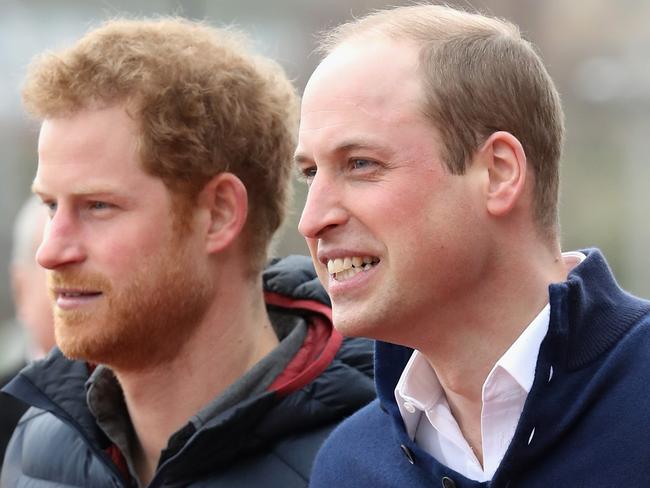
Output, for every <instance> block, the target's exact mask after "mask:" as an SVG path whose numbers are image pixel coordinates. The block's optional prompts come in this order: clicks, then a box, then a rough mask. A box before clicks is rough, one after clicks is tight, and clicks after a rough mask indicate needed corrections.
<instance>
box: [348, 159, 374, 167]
mask: <svg viewBox="0 0 650 488" xmlns="http://www.w3.org/2000/svg"><path fill="white" fill-rule="evenodd" d="M375 164H376V163H375V162H374V161H373V160H371V159H361V158H355V159H351V160H350V166H351V167H352V169H367V168H369V167H371V166H374V165H375Z"/></svg>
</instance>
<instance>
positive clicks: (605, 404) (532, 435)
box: [310, 250, 650, 488]
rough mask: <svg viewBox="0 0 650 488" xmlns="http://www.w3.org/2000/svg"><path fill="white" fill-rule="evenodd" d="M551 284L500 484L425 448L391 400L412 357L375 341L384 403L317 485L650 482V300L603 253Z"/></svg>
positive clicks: (340, 443) (337, 442) (332, 455)
mask: <svg viewBox="0 0 650 488" xmlns="http://www.w3.org/2000/svg"><path fill="white" fill-rule="evenodd" d="M583 252H585V254H587V259H586V260H585V261H584V262H583V263H581V264H580V265H579V266H577V267H576V268H575V269H574V270H573V271H572V272H571V273H570V275H569V277H568V279H567V281H566V282H564V283H560V284H553V285H551V286H550V287H549V297H550V304H551V316H550V323H549V331H548V333H547V335H546V337H545V339H544V341H543V342H542V345H541V348H540V352H539V358H538V361H537V365H536V369H535V380H534V383H533V386H532V389H531V391H530V394H529V395H528V398H527V400H526V403H525V405H524V410H523V412H522V415H521V418H520V419H519V423H518V425H517V430H516V432H515V435H514V438H513V440H512V443H511V444H510V447H509V448H508V450H507V452H506V454H505V457H504V459H503V461H502V462H501V465H500V466H499V468H498V469H497V471H496V473H495V475H494V477H493V479H492V481H490V482H485V483H479V482H476V481H472V480H469V479H467V478H465V477H464V476H462V475H461V474H459V473H457V472H456V471H453V470H451V469H449V468H447V467H446V466H444V465H442V464H441V463H439V462H437V461H436V460H435V459H434V458H433V457H431V456H430V455H429V454H427V453H426V452H425V451H423V450H422V449H420V448H419V447H418V446H417V445H416V444H415V443H414V442H413V441H412V440H411V439H410V438H409V437H408V435H407V434H406V431H405V429H404V424H403V422H402V419H401V417H400V413H399V410H398V407H397V404H396V401H395V397H394V393H393V392H394V389H395V385H396V384H397V381H398V379H399V377H400V375H401V373H402V370H403V369H404V367H405V365H406V362H407V361H408V359H409V357H410V355H411V352H412V351H411V350H410V349H408V348H405V347H401V346H395V345H391V344H386V343H381V342H380V343H377V346H376V356H375V376H376V385H377V390H378V400H376V401H374V402H373V403H371V404H370V405H368V406H367V407H365V408H364V409H362V410H360V411H359V412H357V413H356V414H355V415H353V416H352V417H351V418H350V419H348V420H347V421H346V422H344V423H343V424H341V425H340V426H339V427H338V428H337V429H336V430H335V431H334V433H333V434H332V435H331V437H330V438H329V439H328V441H326V443H325V445H324V446H323V448H322V450H321V451H320V453H319V455H318V457H317V459H316V463H315V467H314V471H313V473H312V481H311V484H310V486H313V487H327V488H330V487H332V486H336V487H337V488H343V487H355V488H357V487H373V488H381V487H399V488H405V487H408V488H413V487H419V486H422V487H425V486H426V487H439V486H442V487H444V488H453V487H457V488H461V487H463V488H465V487H467V488H469V487H472V488H477V487H510V488H516V487H517V488H518V487H539V488H549V487H585V488H599V487H603V488H604V487H608V488H609V487H650V303H649V302H647V301H643V300H640V299H638V298H635V297H633V296H631V295H630V294H628V293H626V292H624V291H623V290H622V289H621V288H620V287H619V286H618V285H617V284H616V282H615V280H614V277H613V276H612V274H611V271H610V270H609V267H608V265H607V263H606V262H605V259H604V258H603V256H602V254H601V253H600V252H599V251H597V250H588V251H583Z"/></svg>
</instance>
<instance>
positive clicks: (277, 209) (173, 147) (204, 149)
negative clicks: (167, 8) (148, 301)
mask: <svg viewBox="0 0 650 488" xmlns="http://www.w3.org/2000/svg"><path fill="white" fill-rule="evenodd" d="M23 101H24V105H25V107H26V109H27V110H28V112H30V113H31V114H33V115H34V116H36V117H38V118H39V119H45V118H50V117H56V116H65V115H66V114H70V113H73V112H75V111H78V110H81V109H84V108H87V107H88V106H96V105H100V106H108V105H113V104H125V106H126V107H127V109H128V110H129V113H130V114H131V115H132V116H133V117H134V119H135V120H136V122H137V123H138V124H139V126H140V141H139V149H140V157H141V162H142V165H143V168H144V169H145V171H147V172H148V173H150V174H152V175H154V176H157V177H160V178H161V179H162V180H163V181H164V182H165V184H166V186H167V187H168V188H169V189H170V191H172V193H173V194H174V196H175V197H180V198H177V200H179V202H180V203H181V205H179V208H180V209H181V210H179V211H187V209H188V208H191V207H192V206H193V205H194V202H195V200H196V196H197V195H198V193H199V191H200V190H201V189H202V188H203V186H204V185H205V183H207V181H208V180H209V179H210V178H212V177H213V176H214V175H216V174H218V173H220V172H224V171H229V172H232V173H234V174H235V175H236V176H237V177H239V178H240V179H241V180H242V182H243V183H244V185H245V186H246V189H247V191H248V200H249V214H248V220H247V223H246V227H245V229H244V232H245V235H246V243H247V246H248V252H249V254H250V256H251V263H252V268H253V271H255V272H257V271H259V270H260V269H261V268H262V267H263V264H264V262H265V261H266V258H267V256H266V255H267V252H268V247H269V243H270V241H271V238H272V236H273V234H274V233H275V231H276V230H277V229H278V228H279V226H280V225H281V223H282V221H283V219H284V216H285V214H286V211H287V206H288V199H289V197H290V175H291V167H292V155H293V151H294V148H295V142H296V141H295V139H296V133H297V119H298V97H297V95H296V92H295V89H294V87H293V86H292V84H291V82H290V81H289V80H288V79H287V77H286V75H285V73H284V72H283V70H282V68H281V67H280V66H279V65H278V64H277V63H275V62H273V61H271V60H269V59H266V58H263V57H261V56H257V55H254V54H252V53H251V52H249V50H248V48H247V42H246V39H245V38H244V36H243V35H242V34H241V33H238V32H236V31H234V30H232V29H216V28H212V27H209V26H207V25H205V24H203V23H199V22H192V21H188V20H184V19H180V18H162V19H157V20H128V19H116V20H111V21H108V22H106V23H105V24H103V25H102V26H100V27H99V28H97V29H95V30H92V31H90V32H89V33H88V34H86V35H85V36H84V37H83V38H82V39H81V40H79V41H78V42H77V43H76V44H75V45H74V46H72V47H70V48H68V49H65V50H63V51H61V52H58V53H45V54H44V55H41V56H40V57H38V58H37V59H36V60H35V61H34V62H33V63H32V65H31V67H30V69H29V72H28V75H27V79H26V81H25V84H24V88H23ZM183 203H184V204H183Z"/></svg>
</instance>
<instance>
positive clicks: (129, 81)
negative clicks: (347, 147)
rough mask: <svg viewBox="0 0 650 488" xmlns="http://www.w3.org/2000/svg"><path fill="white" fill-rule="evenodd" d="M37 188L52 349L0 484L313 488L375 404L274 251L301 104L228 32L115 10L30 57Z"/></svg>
mask: <svg viewBox="0 0 650 488" xmlns="http://www.w3.org/2000/svg"><path fill="white" fill-rule="evenodd" d="M23 100H24V103H25V106H26V108H27V110H28V112H30V113H31V114H32V115H34V116H35V117H36V118H38V119H39V120H41V121H42V124H41V130H40V135H39V145H38V170H37V173H36V177H35V179H34V183H33V191H34V192H35V193H36V194H37V195H38V196H39V198H40V199H41V200H42V201H43V203H44V204H45V205H46V206H47V207H48V208H49V217H50V218H49V222H48V223H47V225H46V229H45V234H44V239H43V243H42V244H41V246H40V248H39V250H38V253H37V260H38V262H39V263H40V264H41V265H42V266H43V267H45V268H47V277H48V286H49V292H50V295H51V297H52V299H53V305H54V324H55V334H56V342H57V346H58V349H55V350H54V352H53V353H52V354H50V355H48V357H47V358H46V359H45V360H43V361H40V362H36V363H34V364H33V365H32V366H30V367H28V368H26V369H25V370H23V371H22V372H21V373H20V374H19V375H18V376H17V377H16V379H14V380H13V381H12V382H11V383H10V384H9V385H8V386H7V387H5V391H7V392H9V393H11V394H12V395H14V396H16V397H18V398H20V399H21V400H23V401H25V402H26V403H28V404H30V405H32V406H33V408H32V409H30V410H29V411H28V412H27V413H26V414H25V416H24V417H23V419H22V420H21V422H20V423H19V425H18V427H17V429H16V431H15V433H14V436H13V438H12V440H11V442H10V445H9V447H8V450H7V454H6V457H5V463H4V467H3V472H2V479H1V483H2V486H7V487H9V486H21V485H23V484H29V485H30V486H44V487H45V486H48V487H50V486H88V487H91V486H92V487H109V486H110V487H116V486H124V487H127V486H128V487H131V486H140V487H144V486H156V487H162V486H211V487H218V486H223V487H229V488H233V487H238V486H241V487H253V486H265V487H282V488H287V487H304V486H307V483H308V479H309V474H310V469H311V465H312V461H313V458H314V456H315V453H316V451H317V449H318V448H319V446H320V444H321V442H322V441H323V439H324V438H325V437H326V436H327V435H328V433H329V432H330V430H331V429H332V428H333V427H334V426H335V425H336V424H337V423H338V422H339V421H340V420H341V419H343V418H344V417H345V416H347V415H349V414H351V413H352V412H353V411H354V410H356V409H358V408H359V407H361V406H363V405H364V404H366V403H367V402H369V401H370V400H371V399H372V396H373V384H372V379H371V377H372V364H371V351H370V348H369V342H368V341H365V340H346V341H343V339H342V336H341V335H340V334H339V333H337V332H336V331H335V330H334V329H333V328H332V325H331V321H330V309H329V306H328V300H327V296H326V295H325V293H324V291H323V290H322V288H321V287H320V285H319V284H318V280H317V279H316V275H315V273H314V270H313V267H312V265H311V262H310V260H309V259H308V258H306V257H291V258H287V259H284V260H279V261H274V262H273V263H272V265H271V266H270V267H268V268H266V269H265V270H264V271H263V272H262V270H263V268H264V266H265V263H267V254H268V248H269V244H270V241H271V238H272V236H273V234H274V233H275V231H276V230H277V229H278V227H279V226H280V224H281V223H282V220H283V218H284V215H285V209H286V206H287V200H288V197H289V189H290V188H289V184H290V174H291V167H292V158H291V156H292V153H293V150H294V147H295V136H296V129H297V103H298V101H297V96H296V94H295V90H294V88H293V87H292V86H291V83H290V82H289V80H288V79H287V78H286V76H285V74H284V73H283V71H282V70H281V68H280V67H279V66H278V65H277V64H276V63H274V62H272V61H271V60H268V59H265V58H261V57H259V56H256V55H254V54H252V53H251V52H249V50H248V48H247V47H246V43H245V40H244V39H243V37H242V36H241V35H240V34H238V33H236V32H234V31H232V30H229V29H214V28H211V27H209V26H207V25H205V24H201V23H194V22H190V21H186V20H180V19H160V20H156V21H149V20H141V21H130V20H113V21H110V22H108V23H106V24H104V25H103V26H101V27H99V28H98V29H95V30H93V31H91V32H89V33H88V34H87V35H86V36H84V37H83V38H82V39H81V40H79V41H78V42H77V43H76V44H75V45H73V46H72V47H70V48H68V49H66V50H63V51H61V52H58V53H54V54H44V55H43V56H41V57H39V58H37V59H36V60H35V62H34V63H33V65H32V66H31V68H30V71H29V73H28V76H27V80H26V83H25V86H24V90H23Z"/></svg>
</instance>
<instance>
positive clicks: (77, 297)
mask: <svg viewBox="0 0 650 488" xmlns="http://www.w3.org/2000/svg"><path fill="white" fill-rule="evenodd" d="M53 293H54V298H55V303H56V305H57V307H58V308H60V309H62V310H75V309H78V308H80V307H84V306H87V305H89V304H91V303H94V302H95V301H96V300H97V299H98V298H100V297H101V296H102V295H103V293H102V292H101V291H96V290H79V289H55V290H53Z"/></svg>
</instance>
